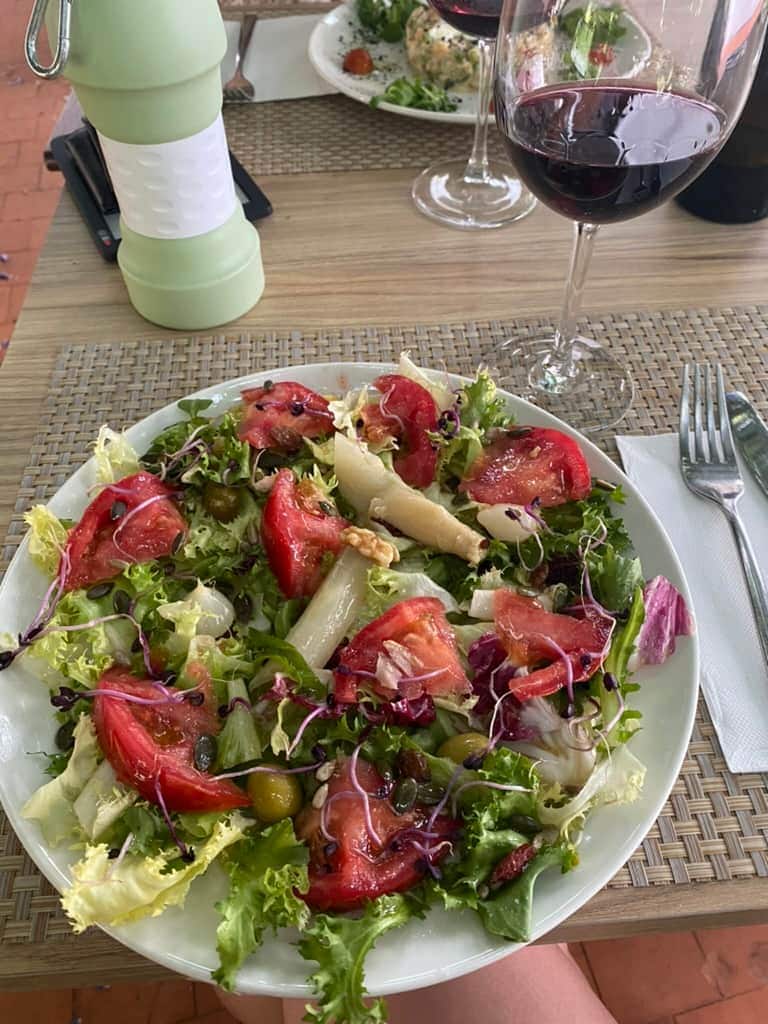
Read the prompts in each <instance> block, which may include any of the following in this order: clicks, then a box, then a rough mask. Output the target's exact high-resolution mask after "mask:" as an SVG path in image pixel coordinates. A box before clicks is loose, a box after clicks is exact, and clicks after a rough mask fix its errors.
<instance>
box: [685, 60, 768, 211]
mask: <svg viewBox="0 0 768 1024" xmlns="http://www.w3.org/2000/svg"><path fill="white" fill-rule="evenodd" d="M677 201H678V203H680V205H681V206H682V207H684V208H685V209H686V210H688V211H689V212H690V213H694V214H696V216H697V217H703V218H704V219H705V220H714V221H718V222H719V223H721V224H746V223H747V222H748V221H752V220H760V219H761V218H762V217H768V42H766V43H765V44H764V46H763V53H762V56H761V58H760V64H759V66H758V69H757V74H756V76H755V80H754V82H753V84H752V91H751V92H750V94H749V98H748V99H747V103H746V106H745V107H744V110H743V112H742V115H741V117H740V118H739V121H738V123H737V125H736V127H735V128H734V130H733V134H732V135H731V137H730V138H729V139H728V141H727V142H726V144H725V146H724V147H723V148H722V150H721V151H720V153H718V155H717V156H716V157H715V159H714V160H713V161H712V163H711V164H710V165H709V167H707V169H706V170H705V171H704V173H703V174H701V175H700V176H699V177H698V178H697V179H696V180H695V181H694V182H693V184H691V185H689V186H688V188H687V189H685V191H683V192H681V193H680V195H679V196H678V197H677Z"/></svg>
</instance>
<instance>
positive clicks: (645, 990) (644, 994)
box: [584, 932, 720, 1024]
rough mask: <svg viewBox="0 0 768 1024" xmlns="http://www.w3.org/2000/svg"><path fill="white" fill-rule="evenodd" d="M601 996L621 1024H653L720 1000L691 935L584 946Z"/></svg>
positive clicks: (674, 935)
mask: <svg viewBox="0 0 768 1024" xmlns="http://www.w3.org/2000/svg"><path fill="white" fill-rule="evenodd" d="M584 951H585V952H586V955H587V959H588V960H589V964H590V967H591V968H592V971H593V973H594V976H595V981H596V982H597V985H598V988H599V990H600V995H601V998H602V1000H603V1002H604V1003H605V1005H606V1006H607V1007H608V1009H609V1010H610V1011H611V1012H612V1013H613V1014H614V1016H615V1017H616V1018H617V1020H618V1021H619V1022H620V1024H649V1022H650V1021H654V1020H656V1019H658V1018H662V1019H663V1018H664V1017H665V1016H667V1017H674V1015H675V1014H680V1013H684V1012H685V1011H686V1010H691V1009H693V1008H694V1007H697V1006H703V1005H705V1004H706V1003H711V1002H714V1001H715V1000H717V999H719V998H720V993H719V991H718V989H717V986H716V985H714V984H713V983H712V982H710V981H708V980H707V978H705V976H704V974H703V973H702V967H703V964H704V955H703V953H702V952H701V950H700V949H699V946H698V944H697V942H696V939H695V937H694V935H693V933H692V932H681V933H677V934H673V935H661V934H659V935H656V934H654V935H638V936H636V937H635V938H631V939H615V940H609V941H605V942H585V943H584Z"/></svg>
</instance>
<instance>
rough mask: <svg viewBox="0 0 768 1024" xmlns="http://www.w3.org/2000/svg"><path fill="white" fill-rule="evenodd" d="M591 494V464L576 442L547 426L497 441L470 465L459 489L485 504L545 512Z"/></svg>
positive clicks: (517, 433) (522, 430)
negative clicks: (541, 508) (537, 504)
mask: <svg viewBox="0 0 768 1024" xmlns="http://www.w3.org/2000/svg"><path fill="white" fill-rule="evenodd" d="M591 489H592V478H591V476H590V472H589V466H588V465H587V460H586V459H585V458H584V454H583V452H582V450H581V448H580V447H579V446H578V444H577V443H576V441H574V440H573V438H572V437H568V436H567V435H566V434H562V433H560V431H559V430H549V429H548V428H546V427H531V428H530V429H527V428H522V429H521V430H519V431H515V430H513V431H510V432H509V433H508V434H506V435H504V436H503V437H499V438H497V439H496V440H495V441H493V442H492V443H491V444H490V445H489V446H488V447H487V448H486V449H484V451H483V453H482V454H481V455H480V456H479V457H478V458H477V459H476V460H475V461H474V462H473V463H472V465H471V466H470V469H469V473H468V475H467V477H466V479H465V480H463V481H462V483H461V484H460V485H459V490H460V491H466V493H467V494H468V495H469V496H470V498H472V499H473V501H480V502H483V503H484V504H486V505H501V504H505V503H509V504H511V505H527V504H529V503H530V502H532V501H534V500H535V499H538V500H539V502H540V503H541V504H542V505H543V506H544V507H545V508H549V507H552V506H553V505H562V504H563V503H564V502H566V501H579V500H581V499H582V498H586V497H587V495H588V494H589V492H590V490H591Z"/></svg>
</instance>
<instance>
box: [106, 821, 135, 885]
mask: <svg viewBox="0 0 768 1024" xmlns="http://www.w3.org/2000/svg"><path fill="white" fill-rule="evenodd" d="M133 840H134V835H133V832H129V833H128V835H127V836H126V837H125V839H124V840H123V845H122V846H121V847H120V849H119V850H118V851H117V856H116V857H115V861H114V863H113V864H112V865H110V868H109V871H108V872H107V877H106V879H105V881H108V880H110V879H111V878H112V876H113V875H114V874H115V872H116V871H117V870H118V868H119V867H120V865H121V864H122V863H123V858H124V857H125V855H126V853H128V850H129V849H130V848H131V846H132V845H133Z"/></svg>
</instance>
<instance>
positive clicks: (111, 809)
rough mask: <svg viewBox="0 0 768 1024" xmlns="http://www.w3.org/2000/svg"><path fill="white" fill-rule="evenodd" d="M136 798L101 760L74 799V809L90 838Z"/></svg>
mask: <svg viewBox="0 0 768 1024" xmlns="http://www.w3.org/2000/svg"><path fill="white" fill-rule="evenodd" d="M59 778H61V776H59ZM138 798H139V794H138V793H137V792H136V790H135V789H130V788H129V787H128V786H124V785H123V784H122V783H121V782H118V781H117V776H116V775H115V770H114V768H113V767H112V765H111V764H110V763H109V761H106V760H104V761H102V762H101V764H100V765H99V766H98V768H97V769H96V771H95V772H94V773H93V774H92V775H91V777H90V778H89V779H88V781H87V782H86V784H85V786H84V787H83V790H82V792H81V793H80V795H79V796H78V797H77V799H76V800H75V802H74V811H75V815H76V817H77V820H78V822H79V824H80V828H81V829H82V830H83V832H84V833H85V834H86V836H87V837H88V839H89V840H90V841H91V842H93V841H94V840H95V839H100V838H101V837H102V835H103V834H104V833H105V832H106V831H108V829H110V828H111V827H112V825H114V823H115V821H117V819H118V818H119V817H120V816H121V815H122V814H124V813H125V811H127V810H128V808H129V807H131V805H132V804H134V803H135V802H136V801H137V800H138Z"/></svg>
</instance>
